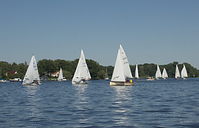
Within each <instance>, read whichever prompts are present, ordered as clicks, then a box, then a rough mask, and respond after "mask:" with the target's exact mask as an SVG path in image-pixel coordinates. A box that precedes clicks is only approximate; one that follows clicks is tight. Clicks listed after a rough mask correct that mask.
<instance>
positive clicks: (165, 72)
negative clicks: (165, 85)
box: [162, 68, 168, 79]
mask: <svg viewBox="0 0 199 128" xmlns="http://www.w3.org/2000/svg"><path fill="white" fill-rule="evenodd" d="M162 78H163V79H166V78H168V74H167V71H166V69H165V68H164V69H163V72H162Z"/></svg>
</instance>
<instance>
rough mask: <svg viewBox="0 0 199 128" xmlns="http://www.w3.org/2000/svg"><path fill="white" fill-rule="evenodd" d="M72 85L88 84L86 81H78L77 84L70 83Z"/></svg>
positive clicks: (75, 82)
mask: <svg viewBox="0 0 199 128" xmlns="http://www.w3.org/2000/svg"><path fill="white" fill-rule="evenodd" d="M72 84H80V85H81V84H88V82H87V81H79V82H77V81H72Z"/></svg>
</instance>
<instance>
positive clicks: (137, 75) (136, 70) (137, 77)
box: [135, 64, 139, 79]
mask: <svg viewBox="0 0 199 128" xmlns="http://www.w3.org/2000/svg"><path fill="white" fill-rule="evenodd" d="M135 78H136V79H139V73H138V65H137V64H136V66H135Z"/></svg>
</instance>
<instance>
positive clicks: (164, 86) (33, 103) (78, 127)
mask: <svg viewBox="0 0 199 128" xmlns="http://www.w3.org/2000/svg"><path fill="white" fill-rule="evenodd" d="M0 127H1V128H11V127H13V128H23V127H26V128H42V127H45V128H103V127H105V128H164V127H165V128H169V127H170V128H174V127H175V128H189V127H190V128H198V127H199V79H188V80H158V81H136V85H135V86H132V87H110V86H109V84H108V81H102V80H98V81H90V83H89V84H88V85H84V86H74V85H71V82H69V81H68V82H45V83H43V84H42V85H41V86H36V87H30V86H21V83H0Z"/></svg>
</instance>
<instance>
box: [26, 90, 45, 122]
mask: <svg viewBox="0 0 199 128" xmlns="http://www.w3.org/2000/svg"><path fill="white" fill-rule="evenodd" d="M39 89H40V86H24V91H25V93H26V97H27V103H25V106H24V109H25V110H27V113H26V114H27V118H29V119H30V120H31V121H37V120H38V117H41V116H42V113H41V112H40V109H39V106H40V105H39V103H40V97H39V96H38V95H37V91H38V90H39Z"/></svg>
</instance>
